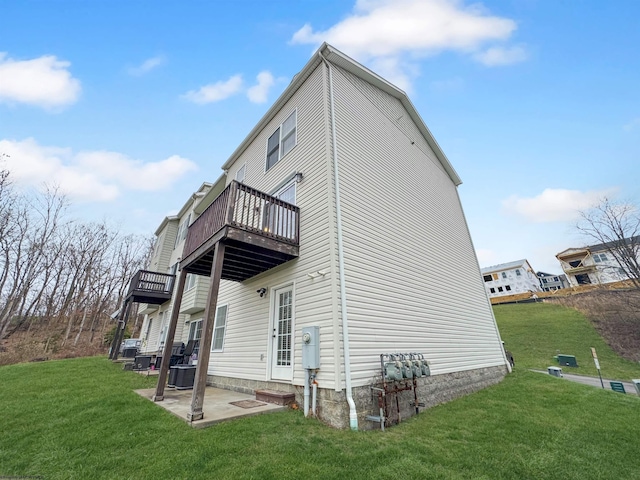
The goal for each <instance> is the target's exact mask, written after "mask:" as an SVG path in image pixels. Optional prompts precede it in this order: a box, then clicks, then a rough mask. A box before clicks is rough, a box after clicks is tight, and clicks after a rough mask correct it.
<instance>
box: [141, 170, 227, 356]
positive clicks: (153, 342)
mask: <svg viewBox="0 0 640 480" xmlns="http://www.w3.org/2000/svg"><path fill="white" fill-rule="evenodd" d="M212 186H213V185H212V184H211V183H206V182H205V183H203V184H202V185H201V186H200V188H199V189H198V190H197V191H196V192H195V193H193V194H192V195H191V196H190V197H189V199H188V200H187V201H186V202H185V204H184V205H183V206H182V208H181V209H180V211H179V212H178V213H177V214H176V215H172V216H169V217H166V218H165V219H164V220H163V221H162V223H161V224H160V226H159V227H158V228H157V230H156V232H155V235H156V243H155V245H154V248H153V253H152V254H151V261H150V265H149V268H148V270H149V271H152V272H159V273H166V274H169V275H175V274H176V272H177V269H178V264H179V262H180V259H181V258H182V250H183V248H184V243H185V239H186V237H187V229H188V227H189V225H190V223H191V222H192V221H193V220H194V219H195V218H196V217H197V216H198V215H199V214H200V213H202V210H203V209H204V208H206V207H207V206H208V205H210V204H211V202H212V201H213V199H214V198H215V197H216V196H217V195H218V194H219V193H220V192H219V191H217V192H216V191H215V189H214V190H212V188H211V187H212ZM208 287H209V279H208V278H206V277H198V276H196V275H189V277H188V278H187V282H186V285H185V290H184V294H183V299H182V305H181V307H180V312H179V313H180V317H179V321H178V323H177V326H176V333H175V336H174V339H175V341H178V342H179V341H182V338H183V337H184V338H185V340H189V339H191V338H195V336H196V335H197V333H198V331H197V329H195V328H194V327H193V326H197V325H198V322H200V321H201V320H202V315H203V313H204V304H205V301H206V298H207V290H208ZM175 288H177V283H176V282H174V290H173V295H172V298H174V297H175ZM172 307H173V302H172V300H171V299H169V300H167V301H165V302H164V303H162V304H159V305H158V304H145V303H143V304H141V305H140V306H139V308H138V313H139V314H144V315H145V317H144V321H143V323H142V327H141V329H140V337H141V339H142V348H141V353H145V354H156V353H161V352H162V349H163V347H164V345H165V342H166V339H167V333H168V331H169V320H170V318H171V312H172ZM192 329H193V330H194V331H193V332H192V331H191V330H192Z"/></svg>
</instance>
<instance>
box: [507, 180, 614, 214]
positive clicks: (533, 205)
mask: <svg viewBox="0 0 640 480" xmlns="http://www.w3.org/2000/svg"><path fill="white" fill-rule="evenodd" d="M615 192H616V190H615V189H606V190H590V191H586V192H581V191H579V190H565V189H554V188H547V189H545V190H544V191H543V192H542V193H541V194H540V195H538V196H536V197H532V198H521V197H519V196H517V195H512V196H511V197H509V198H507V199H506V200H504V201H503V202H502V206H503V207H504V209H505V211H506V212H507V213H511V214H514V215H520V216H522V217H524V218H525V219H526V220H528V221H531V222H535V223H544V222H561V221H572V220H576V219H577V218H578V216H579V213H580V211H583V210H586V209H588V208H590V207H592V206H593V205H595V204H596V203H598V202H599V201H600V200H601V199H602V198H604V197H607V196H611V195H612V194H614V193H615Z"/></svg>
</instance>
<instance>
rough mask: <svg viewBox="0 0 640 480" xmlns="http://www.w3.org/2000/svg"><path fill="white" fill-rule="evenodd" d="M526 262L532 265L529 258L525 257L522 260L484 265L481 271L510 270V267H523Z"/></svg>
mask: <svg viewBox="0 0 640 480" xmlns="http://www.w3.org/2000/svg"><path fill="white" fill-rule="evenodd" d="M525 263H526V264H528V265H529V266H531V265H530V264H529V262H528V261H527V259H526V258H523V259H522V260H516V261H514V262H508V263H499V264H498V265H492V266H490V267H484V268H481V269H480V272H481V273H489V272H498V271H500V270H509V269H510V268H518V267H523V266H524V264H525Z"/></svg>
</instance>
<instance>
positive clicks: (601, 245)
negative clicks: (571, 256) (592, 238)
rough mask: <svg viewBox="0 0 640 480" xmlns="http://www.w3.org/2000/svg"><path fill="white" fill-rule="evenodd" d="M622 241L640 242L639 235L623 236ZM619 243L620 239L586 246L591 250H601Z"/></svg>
mask: <svg viewBox="0 0 640 480" xmlns="http://www.w3.org/2000/svg"><path fill="white" fill-rule="evenodd" d="M624 242H625V243H627V244H628V243H635V244H640V235H636V236H635V237H631V238H625V239H624ZM620 243H622V241H613V242H607V243H599V244H597V245H590V246H588V247H587V248H588V249H589V250H591V251H592V252H601V251H603V250H611V249H612V248H615V247H617V246H618V245H620Z"/></svg>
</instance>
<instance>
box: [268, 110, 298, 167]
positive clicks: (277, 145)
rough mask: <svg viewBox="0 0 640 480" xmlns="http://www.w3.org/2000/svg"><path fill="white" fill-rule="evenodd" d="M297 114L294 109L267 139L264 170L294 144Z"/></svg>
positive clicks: (276, 161) (271, 165)
mask: <svg viewBox="0 0 640 480" xmlns="http://www.w3.org/2000/svg"><path fill="white" fill-rule="evenodd" d="M296 127H297V116H296V110H294V111H293V113H292V114H291V115H289V118H287V119H286V120H285V121H284V122H283V123H282V125H280V126H279V127H278V128H277V129H276V131H275V132H273V134H272V135H271V136H270V137H269V140H267V165H266V167H265V171H267V170H269V169H270V168H271V167H273V166H274V165H275V164H276V163H278V160H280V159H281V158H282V157H284V156H285V155H286V154H287V153H289V152H290V151H291V149H292V148H293V147H295V146H296V141H297V135H296V130H297V128H296Z"/></svg>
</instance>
